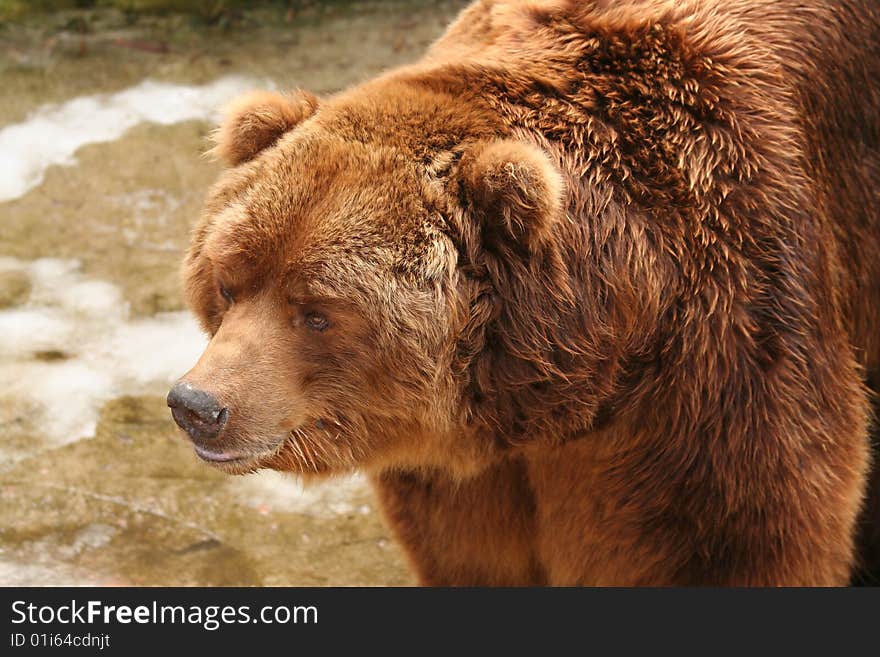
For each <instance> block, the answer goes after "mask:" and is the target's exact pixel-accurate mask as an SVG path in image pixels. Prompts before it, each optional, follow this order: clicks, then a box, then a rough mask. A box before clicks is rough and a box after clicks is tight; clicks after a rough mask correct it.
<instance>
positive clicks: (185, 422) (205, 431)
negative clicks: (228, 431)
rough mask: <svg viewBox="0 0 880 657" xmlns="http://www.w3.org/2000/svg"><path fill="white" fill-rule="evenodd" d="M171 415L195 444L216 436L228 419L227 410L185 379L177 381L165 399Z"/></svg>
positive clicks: (208, 394) (212, 397)
mask: <svg viewBox="0 0 880 657" xmlns="http://www.w3.org/2000/svg"><path fill="white" fill-rule="evenodd" d="M166 401H167V402H168V406H169V407H170V408H171V416H172V417H173V418H174V421H175V422H177V425H178V426H179V427H180V428H181V429H183V430H184V431H186V433H187V435H188V436H189V437H190V438H191V439H192V441H193V442H194V443H196V444H198V443H202V442H205V441H210V440H212V439H214V438H216V437H217V436H218V435H219V434H220V431H221V430H222V429H223V427H224V425H225V424H226V421H227V420H228V419H229V411H228V409H226V408H223V407H221V406H220V404H219V403H218V402H217V400H216V399H215V398H214V396H213V395H212V394H210V393H209V392H205V391H204V390H201V389H199V388H196V387H195V386H193V385H192V384H191V383H187V382H186V381H180V382H178V383H177V384H176V385H175V386H174V387H173V388H171V391H170V392H169V393H168V398H167V400H166Z"/></svg>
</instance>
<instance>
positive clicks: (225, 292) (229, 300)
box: [220, 283, 235, 306]
mask: <svg viewBox="0 0 880 657" xmlns="http://www.w3.org/2000/svg"><path fill="white" fill-rule="evenodd" d="M220 296H221V297H223V299H224V300H225V301H226V303H228V304H229V305H230V306H231V305H232V304H233V303H235V297H233V296H232V292H230V291H229V290H228V289H226V286H225V285H223V283H220Z"/></svg>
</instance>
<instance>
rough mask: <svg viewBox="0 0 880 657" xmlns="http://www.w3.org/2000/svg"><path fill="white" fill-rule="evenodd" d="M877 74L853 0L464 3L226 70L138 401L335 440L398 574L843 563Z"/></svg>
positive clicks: (210, 456)
mask: <svg viewBox="0 0 880 657" xmlns="http://www.w3.org/2000/svg"><path fill="white" fill-rule="evenodd" d="M878 79H880V12H878V11H877V9H876V7H875V5H874V0H837V1H836V2H827V1H825V0H702V1H697V0H685V1H681V0H613V1H612V0H608V1H602V0H594V1H589V2H580V1H577V2H576V1H573V0H559V1H546V2H537V1H508V2H503V1H497V2H492V1H490V0H484V1H482V2H477V3H476V4H474V5H472V6H471V7H469V8H467V9H466V10H464V12H463V13H462V14H461V16H460V17H459V18H458V20H457V21H456V22H455V23H453V25H452V26H451V27H450V28H449V29H448V31H447V32H446V34H445V35H444V36H443V37H442V38H440V40H439V41H438V42H437V43H435V44H434V45H433V46H432V47H431V49H430V50H429V52H428V53H427V55H426V56H425V57H424V58H423V59H422V60H420V61H419V62H417V63H415V64H413V65H411V66H407V67H404V68H400V69H397V70H394V71H391V72H389V73H387V74H385V75H382V76H381V77H379V78H377V79H375V80H372V81H369V82H367V83H365V84H362V85H360V86H357V87H355V88H353V89H350V90H347V91H344V92H342V93H340V94H338V95H334V96H331V97H329V98H324V99H321V100H319V99H317V98H315V97H314V96H312V95H310V94H308V93H305V92H295V93H292V94H289V95H280V94H275V93H268V92H259V93H254V94H252V95H249V96H246V97H245V98H243V99H241V100H240V101H239V102H238V103H236V104H235V105H234V106H233V107H232V108H231V109H230V112H229V114H228V116H227V118H226V120H225V122H224V123H223V125H222V126H221V128H220V129H219V131H218V134H217V137H216V142H217V143H216V148H215V152H216V154H217V155H218V156H219V157H220V158H222V159H223V160H224V161H225V162H226V163H227V164H228V169H227V170H226V172H225V173H224V174H223V176H222V178H221V180H220V181H219V182H218V183H217V184H216V186H215V187H214V188H213V190H212V191H211V193H210V195H209V198H208V200H207V203H206V208H205V211H204V215H203V217H202V218H201V220H200V222H199V223H198V225H197V226H196V228H195V230H194V233H193V237H192V246H191V249H190V251H189V253H188V255H187V257H186V261H185V265H184V274H185V285H186V290H187V295H188V301H189V303H190V305H191V307H192V309H193V310H194V312H195V313H196V314H197V315H198V317H199V318H200V320H201V322H202V323H203V325H204V327H205V329H206V330H207V331H208V332H209V333H210V335H211V336H212V337H211V341H210V344H209V346H208V347H207V349H206V351H205V353H204V355H203V356H202V357H201V359H200V360H199V362H198V363H197V364H196V366H195V367H194V368H193V369H192V370H191V371H190V372H189V373H188V374H187V375H186V376H185V377H184V378H183V379H182V380H181V381H180V382H179V383H178V384H177V385H175V387H174V388H173V389H172V391H171V393H170V394H169V398H168V402H169V405H170V406H171V407H172V413H173V415H174V417H175V419H176V420H177V422H178V423H179V424H180V425H181V427H183V428H184V429H185V430H186V432H187V433H188V434H189V435H190V437H191V439H192V441H193V442H194V445H195V450H196V452H197V453H198V455H199V456H200V457H201V458H203V459H204V460H206V461H208V462H210V463H212V464H214V465H216V466H218V467H220V468H221V469H223V470H225V471H227V472H230V473H245V472H250V471H254V470H256V469H259V468H274V469H277V470H287V471H294V472H298V473H311V474H312V475H325V474H328V475H329V474H333V473H340V472H344V471H350V470H352V469H355V468H361V469H364V470H365V471H367V472H368V473H369V474H370V476H371V479H372V482H373V484H374V485H375V487H376V490H377V493H378V497H379V499H380V500H381V505H382V507H383V510H384V514H385V516H386V518H387V520H388V522H389V523H390V525H391V528H392V530H393V532H394V533H395V535H396V536H397V538H398V539H399V540H400V542H401V543H402V545H403V546H404V548H405V550H406V552H407V554H408V556H409V558H410V560H411V562H412V565H413V567H414V569H415V571H416V572H417V574H418V577H419V580H420V582H422V583H424V584H444V585H457V584H464V585H544V584H551V585H557V584H561V585H605V584H612V585H664V586H665V585H697V584H705V585H840V584H846V583H847V582H848V581H849V580H850V577H851V576H852V575H853V573H854V572H856V570H857V569H859V568H861V569H862V572H863V573H864V576H865V577H866V578H867V579H868V581H871V578H872V577H876V576H877V575H878V573H880V565H878V562H880V559H878V544H880V540H878V535H877V529H876V527H877V523H876V522H875V520H876V519H877V513H878V506H880V505H878V502H877V498H876V495H877V487H876V485H875V486H874V488H873V491H874V493H873V496H872V494H871V493H869V489H870V488H871V486H869V483H868V482H869V476H868V473H869V466H870V449H871V448H870V443H871V437H870V416H871V408H870V403H871V392H870V391H871V390H872V389H876V386H877V385H878V383H880V379H878V378H877V377H878V371H880V370H878V367H880V317H878V314H880V257H878V254H880V213H878V208H880V88H878V86H877V80H878ZM866 500H869V502H868V503H867V504H866ZM862 510H864V515H863V516H862V517H861V518H862V520H861V523H859V521H858V520H859V514H860V511H862ZM860 527H861V530H862V531H861V533H862V549H861V551H859V550H858V549H857V547H856V546H857V543H858V534H859V528H860ZM872 569H873V570H872Z"/></svg>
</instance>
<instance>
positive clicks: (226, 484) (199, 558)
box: [0, 2, 461, 585]
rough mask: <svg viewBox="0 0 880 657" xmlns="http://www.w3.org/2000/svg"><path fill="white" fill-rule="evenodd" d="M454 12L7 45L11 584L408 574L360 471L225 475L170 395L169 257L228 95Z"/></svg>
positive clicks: (185, 321) (176, 338)
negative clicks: (147, 42)
mask: <svg viewBox="0 0 880 657" xmlns="http://www.w3.org/2000/svg"><path fill="white" fill-rule="evenodd" d="M460 5H461V2H457V3H456V2H448V3H439V5H434V6H432V7H431V8H420V9H418V10H417V11H416V10H413V9H412V7H413V6H415V5H408V4H400V3H398V4H395V3H384V4H377V3H361V4H360V6H359V7H358V9H357V11H355V12H354V13H353V14H352V15H351V16H348V15H344V14H343V15H329V16H320V17H313V19H311V20H309V21H305V22H304V23H303V24H302V25H301V26H296V25H294V26H289V25H288V26H284V30H283V32H281V31H279V32H278V33H277V34H276V35H275V36H276V37H277V45H276V46H274V47H272V46H271V45H267V43H266V36H267V34H268V35H270V36H271V35H272V34H273V33H272V32H271V31H269V32H267V28H265V27H261V28H260V31H259V36H260V38H259V39H258V40H255V39H252V38H249V36H252V35H248V34H247V33H245V34H238V35H237V36H236V38H228V39H225V40H224V41H223V42H222V43H220V44H217V45H216V48H214V50H216V52H215V53H214V54H213V55H210V54H206V53H207V52H209V49H208V48H207V45H212V46H213V45H214V44H213V42H212V41H211V39H212V38H213V37H212V36H211V35H207V36H206V35H188V34H185V35H184V36H179V35H178V36H174V34H172V35H171V36H168V37H167V38H168V39H170V40H171V42H172V43H173V44H174V48H170V49H166V50H163V51H161V52H160V51H154V50H152V49H144V50H140V49H136V50H133V51H128V50H125V51H119V50H113V49H112V47H111V46H112V44H113V43H118V42H120V36H119V31H118V30H117V31H115V32H112V34H111V36H110V37H108V38H107V40H106V42H104V41H101V39H100V35H93V36H91V37H90V39H91V41H89V46H90V50H88V51H87V52H86V54H85V55H83V54H82V53H79V54H77V56H76V57H73V56H70V55H69V53H67V52H66V51H64V50H63V49H61V50H59V51H58V52H54V51H50V52H48V54H47V50H46V49H47V47H48V46H46V42H44V41H41V40H38V39H36V38H35V39H33V43H29V42H28V41H27V40H24V41H22V38H21V37H18V40H17V41H15V43H12V42H11V41H9V42H5V43H4V42H3V41H2V40H0V76H2V79H3V82H4V85H3V86H2V87H0V173H2V175H0V457H2V458H0V584H5V585H59V584H122V585H124V584H182V585H198V584H202V585H226V584H230V585H236V584H244V585H261V584H262V585H271V584H275V585H280V584H292V585H296V584H336V585H347V584H405V583H409V582H410V579H409V575H408V573H407V571H406V569H405V567H404V565H403V562H402V559H401V556H400V554H399V552H398V551H397V549H396V548H395V547H394V545H393V544H392V543H391V542H390V540H389V538H388V536H387V533H386V531H385V530H384V528H383V526H382V525H381V523H380V521H379V519H378V517H377V513H376V510H375V503H374V500H373V499H372V496H371V494H370V492H369V489H368V487H367V485H366V482H365V481H364V479H363V478H362V477H360V476H353V477H348V478H342V479H337V480H332V481H329V482H326V483H322V484H319V485H316V486H313V487H309V488H303V486H302V485H301V483H300V482H298V481H297V480H296V479H294V478H293V477H290V476H287V475H282V474H279V473H274V472H266V473H261V474H258V475H252V476H248V477H242V478H231V477H227V476H225V475H222V474H220V473H218V472H216V471H213V470H211V469H209V468H208V467H206V466H204V465H203V464H201V463H199V462H198V460H197V459H196V458H195V457H194V456H193V455H192V453H191V450H190V448H189V446H188V445H187V444H186V443H185V441H183V440H182V439H181V438H180V436H179V435H178V432H177V431H176V429H175V427H174V426H173V424H172V423H171V421H170V419H169V416H168V413H167V409H166V408H165V405H164V395H165V392H166V391H167V389H168V384H169V383H170V382H171V381H173V380H175V379H176V378H177V377H179V376H180V375H181V374H182V373H184V372H185V371H186V370H187V369H188V368H189V367H190V366H191V365H192V363H193V362H194V361H195V359H196V357H197V356H198V354H199V353H200V352H201V350H202V348H203V347H204V344H205V337H204V336H203V335H202V334H201V332H200V331H199V329H198V328H197V326H196V324H195V323H194V321H193V320H192V318H191V317H190V315H189V314H188V313H187V312H186V311H185V309H183V308H182V307H181V305H180V290H179V279H178V266H179V261H180V257H181V253H182V249H183V248H184V247H185V245H186V241H187V232H188V227H189V225H190V224H191V222H192V221H193V219H194V218H195V216H196V214H197V212H198V207H199V204H200V202H201V198H202V197H203V195H204V193H205V190H206V188H207V186H208V185H209V184H210V183H211V181H212V180H213V178H214V177H215V176H216V173H217V170H216V165H214V164H211V163H209V162H206V161H205V160H204V159H203V158H201V157H200V152H201V151H202V150H203V149H204V146H205V135H206V134H207V133H208V132H209V130H210V129H211V127H212V122H213V120H214V118H215V116H216V113H217V111H218V108H219V107H220V106H221V105H222V104H223V103H224V102H226V101H227V100H228V99H229V98H231V97H233V96H234V95H236V94H238V93H241V92H242V91H244V90H247V89H250V88H253V87H256V86H260V87H271V86H278V87H282V88H283V87H287V86H294V85H300V84H302V85H303V86H306V87H309V88H312V89H314V90H316V91H318V92H321V93H326V92H328V91H332V90H333V89H335V88H338V87H341V86H344V85H346V84H349V83H351V82H353V81H356V80H357V79H360V78H363V77H366V76H368V75H372V74H374V73H375V72H377V71H378V70H380V69H381V68H383V67H385V66H389V65H392V64H394V63H397V62H403V61H407V60H408V59H412V58H413V57H415V56H417V54H418V52H420V51H421V50H422V49H423V48H424V47H425V45H426V44H427V43H428V42H429V41H430V40H431V39H432V38H433V37H434V36H436V34H437V33H439V30H440V29H441V28H442V26H443V25H444V24H445V22H446V21H447V20H448V18H449V16H450V15H451V14H452V13H453V11H454V10H455V9H456V8H457V7H458V6H460ZM418 12H421V13H418ZM111 19H112V16H111ZM119 29H122V28H119ZM126 29H129V28H126ZM131 29H136V28H131ZM151 29H154V28H151ZM31 32H33V30H31ZM31 32H28V34H30V33H31ZM36 33H38V32H36ZM175 34H176V33H175ZM56 36H57V35H56ZM141 36H143V35H141ZM164 36H167V35H162V34H159V35H158V36H157V34H156V33H153V32H151V33H149V34H147V35H146V37H144V38H148V39H150V38H153V39H157V38H164ZM0 38H2V35H0ZM174 39H177V41H175V40H174ZM59 40H60V42H62V43H63V42H64V41H63V38H56V43H57V42H59ZM123 42H124V41H123ZM107 44H111V45H107ZM53 47H56V46H53ZM364 48H366V49H367V50H366V51H364ZM138 75H140V77H138ZM114 80H115V82H114ZM4 94H8V96H7V98H4V97H3V96H4ZM6 100H8V101H9V102H5V101H6ZM4 107H6V108H7V109H6V110H4V109H3V108H4Z"/></svg>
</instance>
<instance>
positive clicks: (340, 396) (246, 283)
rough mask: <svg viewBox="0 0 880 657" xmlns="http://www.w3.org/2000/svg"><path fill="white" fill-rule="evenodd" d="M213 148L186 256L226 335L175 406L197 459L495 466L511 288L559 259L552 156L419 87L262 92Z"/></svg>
mask: <svg viewBox="0 0 880 657" xmlns="http://www.w3.org/2000/svg"><path fill="white" fill-rule="evenodd" d="M214 152H215V154H216V155H218V156H219V157H220V158H221V159H222V160H223V161H224V162H225V164H226V165H227V169H226V171H225V172H224V174H223V176H222V178H221V180H220V181H219V182H218V183H217V184H216V185H215V186H214V188H213V189H212V191H211V193H210V195H209V198H208V200H207V202H206V204H205V210H204V214H203V216H202V218H201V220H200V221H199V223H198V224H197V226H196V227H195V230H194V232H193V236H192V244H191V247H190V250H189V252H188V254H187V257H186V260H185V264H184V279H185V280H184V282H185V289H186V296H187V299H188V303H189V305H190V307H191V308H192V310H193V311H194V312H195V314H196V315H197V316H198V318H199V319H200V321H201V323H202V325H203V327H204V328H205V330H206V331H207V332H208V333H209V334H210V338H211V339H210V342H209V344H208V347H207V348H206V350H205V352H204V354H203V355H202V356H201V358H200V359H199V361H198V363H197V364H196V365H195V366H194V367H193V369H192V370H191V371H190V372H188V373H187V374H186V375H185V376H184V377H183V378H182V379H181V380H180V382H178V383H177V384H176V385H175V386H174V388H173V389H172V391H171V393H170V394H169V397H168V403H169V405H170V406H171V408H172V413H173V415H174V418H175V420H176V421H177V422H178V424H179V425H180V426H181V427H182V428H183V429H185V430H186V432H187V433H188V434H189V436H190V438H191V439H192V441H193V443H194V446H195V449H196V452H197V453H198V455H199V456H200V457H201V458H203V459H204V460H206V461H208V462H210V463H212V464H215V465H217V466H219V467H221V468H222V469H224V470H226V471H228V472H233V473H242V472H248V471H252V470H255V469H258V468H273V469H279V470H290V471H296V472H300V473H304V474H306V473H310V472H311V473H318V474H320V473H333V472H341V471H346V470H350V469H352V468H354V467H362V466H366V467H388V466H394V465H399V466H411V467H420V466H425V467H431V466H438V465H443V466H446V467H452V468H454V469H455V468H457V469H460V470H467V469H468V468H470V467H471V466H472V465H473V464H476V463H481V462H485V460H486V459H488V458H492V456H493V454H495V453H497V450H498V449H499V445H500V444H501V443H502V442H503V439H502V437H501V433H499V430H498V429H499V428H498V427H497V426H496V427H492V426H490V425H491V424H493V423H494V424H496V425H500V424H501V422H500V421H499V420H498V416H497V412H495V414H494V415H493V413H484V412H483V411H481V409H482V408H488V407H493V406H494V407H497V406H498V401H497V400H496V399H493V394H494V392H493V385H492V382H491V380H492V368H493V367H495V364H494V363H495V360H493V359H496V358H498V357H500V358H504V359H508V358H515V355H510V354H500V355H499V354H498V353H496V352H497V351H498V350H497V348H496V345H495V344H494V343H493V340H494V338H493V335H495V336H497V334H498V332H499V331H500V330H502V329H501V328H499V327H498V324H497V323H498V322H499V321H500V319H501V318H502V316H504V315H505V314H506V313H507V310H505V303H504V297H505V294H507V291H508V289H509V286H510V285H512V283H511V280H512V279H517V280H526V279H529V277H539V276H544V275H545V274H546V272H548V271H551V272H552V271H553V270H554V269H557V270H558V269H559V267H560V265H559V256H558V253H556V252H555V250H554V247H553V246H552V239H551V238H550V235H551V233H552V228H553V225H554V223H555V222H557V221H559V218H560V216H561V215H562V213H563V210H562V199H563V195H564V185H563V179H562V177H561V175H560V173H559V171H558V169H557V167H556V166H555V165H554V164H553V162H552V161H551V159H550V157H549V156H548V155H547V154H546V153H545V152H544V151H543V150H542V149H540V148H538V147H536V146H535V145H532V144H528V143H525V142H522V141H517V140H515V139H513V138H511V137H510V135H504V133H503V132H502V133H501V136H499V133H498V132H497V127H496V126H493V125H491V124H488V123H487V122H486V121H483V120H481V119H477V118H475V117H474V116H472V115H471V114H469V111H468V109H467V108H466V107H465V106H464V105H463V104H462V105H459V106H457V105H456V103H455V102H449V100H448V98H443V99H440V98H435V97H434V96H433V95H432V94H431V93H430V92H428V91H426V90H423V89H418V88H415V89H414V88H412V87H409V86H405V85H401V86H400V88H392V87H389V85H384V86H381V87H379V88H378V89H373V90H371V89H370V88H364V89H360V90H357V91H356V92H355V93H354V94H353V95H352V94H349V95H347V96H345V95H343V96H339V97H336V98H331V99H329V100H327V101H326V102H324V103H319V102H318V100H317V99H316V98H315V97H314V96H312V95H310V94H307V93H303V92H297V93H294V94H290V95H280V94H275V93H267V92H259V93H253V94H251V95H248V96H246V97H245V98H243V99H241V100H240V101H238V102H236V103H234V104H233V106H232V107H231V108H230V111H229V112H228V114H227V117H226V119H225V122H224V123H223V125H222V126H221V127H220V128H219V130H218V132H217V136H216V147H215V149H214ZM554 263H555V264H554ZM502 279H504V281H505V282H504V283H503V284H502V282H501V281H502ZM563 287H564V283H563V282H560V284H559V286H558V287H557V289H556V290H555V293H558V294H562V291H561V290H562V288H563ZM526 321H528V319H527V320H526ZM493 354H494V355H493ZM496 411H497V408H496ZM489 416H492V417H494V418H495V419H494V420H487V419H486V418H487V417H489ZM502 433H503V432H502Z"/></svg>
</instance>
